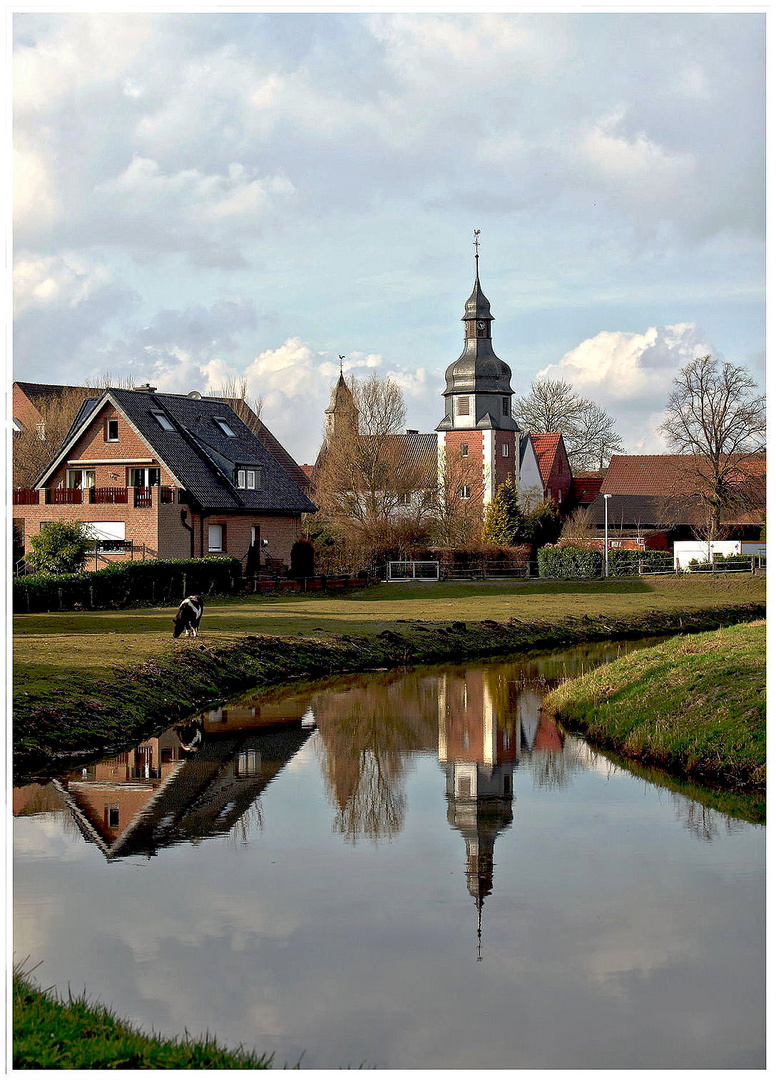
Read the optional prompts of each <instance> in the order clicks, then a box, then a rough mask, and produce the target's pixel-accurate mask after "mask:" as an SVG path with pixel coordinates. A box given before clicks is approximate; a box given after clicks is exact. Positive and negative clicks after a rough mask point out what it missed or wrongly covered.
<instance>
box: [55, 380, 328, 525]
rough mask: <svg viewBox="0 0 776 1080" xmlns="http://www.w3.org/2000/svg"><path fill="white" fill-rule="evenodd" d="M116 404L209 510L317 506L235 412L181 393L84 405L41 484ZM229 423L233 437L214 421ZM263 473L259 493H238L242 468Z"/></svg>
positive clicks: (125, 393)
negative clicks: (92, 421) (164, 422)
mask: <svg viewBox="0 0 776 1080" xmlns="http://www.w3.org/2000/svg"><path fill="white" fill-rule="evenodd" d="M106 401H111V402H112V403H113V404H114V405H115V406H116V408H118V409H119V411H120V412H122V413H123V414H124V416H125V417H126V419H127V420H128V421H129V422H130V423H131V424H132V426H133V427H134V428H135V430H136V431H137V432H138V433H139V434H140V435H141V436H142V437H143V438H144V439H145V441H146V442H147V443H148V444H149V446H151V447H152V449H153V450H154V453H155V454H156V456H157V457H158V458H159V460H160V461H161V462H163V463H164V465H165V466H166V467H167V469H168V470H169V471H170V472H171V473H172V474H173V476H174V477H175V478H176V480H177V481H178V483H179V484H180V486H181V487H183V488H185V489H186V490H187V491H188V492H189V493H190V495H192V496H193V498H194V500H195V501H196V502H197V503H199V504H200V506H202V507H203V508H204V509H206V510H260V511H265V512H275V513H278V512H279V513H284V512H286V513H310V512H312V511H314V510H315V506H314V504H313V503H312V502H310V500H309V499H308V498H307V496H306V495H305V494H304V492H303V491H302V489H301V487H300V486H299V485H298V484H296V483H295V482H294V481H293V480H292V479H291V477H290V475H289V473H288V472H287V471H286V469H284V468H283V466H282V465H281V464H280V463H279V462H278V461H277V459H276V458H275V457H274V455H273V454H272V453H271V452H270V450H268V449H267V447H266V446H265V445H263V443H262V440H261V439H260V438H259V437H257V436H256V435H254V434H253V433H252V432H251V431H250V430H249V428H248V427H247V426H246V425H245V424H244V423H243V422H242V420H240V418H239V417H238V416H237V414H236V413H235V412H234V410H233V409H232V408H231V407H230V406H229V405H227V404H226V403H225V402H224V401H223V400H219V399H217V398H205V397H202V398H190V397H187V396H185V395H182V394H157V393H149V392H147V391H139V390H120V389H109V390H106V391H105V393H104V394H103V395H102V396H101V397H100V398H99V399H90V400H89V402H88V403H87V402H84V405H83V406H82V408H81V410H80V413H79V419H80V423H79V424H78V427H76V425H73V427H72V428H71V430H70V433H69V435H68V438H67V439H66V440H65V443H64V444H63V448H62V450H61V451H60V454H59V455H58V457H57V458H55V460H54V462H52V463H51V465H49V466H48V467H47V469H46V471H45V472H44V473H43V474H42V476H41V477H40V479H39V480H38V482H37V485H36V486H40V485H42V484H43V483H44V482H45V479H46V477H47V475H49V474H50V473H51V472H53V471H54V468H55V467H57V465H58V464H59V458H60V457H62V455H63V454H64V453H65V452H66V450H67V447H68V446H69V444H70V443H71V442H72V441H73V440H74V439H76V438H77V436H78V434H79V431H80V430H81V429H82V428H83V426H84V424H85V423H87V422H88V417H89V416H90V415H91V414H92V411H93V410H95V409H99V408H101V407H102V405H103V404H104V403H105V402H106ZM154 412H161V413H164V414H165V416H166V417H167V418H168V419H169V421H170V422H171V423H172V425H173V429H174V430H172V431H165V430H164V429H163V428H162V427H161V425H160V424H159V421H158V420H157V419H156V418H155V417H154V415H153V413H154ZM216 417H222V418H224V419H225V420H226V422H227V424H228V425H229V427H230V429H231V430H232V431H233V432H234V436H235V437H234V438H231V437H229V436H228V435H226V434H225V433H224V432H223V431H222V430H221V428H220V427H219V426H218V424H217V423H216V422H215V420H216ZM238 465H239V466H247V467H255V468H257V469H258V470H259V473H260V475H259V478H258V480H257V488H256V490H255V491H249V490H245V489H238V488H237V487H236V486H235V485H234V482H233V476H234V470H235V468H236V467H237V466H238Z"/></svg>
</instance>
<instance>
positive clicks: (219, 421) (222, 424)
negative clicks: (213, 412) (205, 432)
mask: <svg viewBox="0 0 776 1080" xmlns="http://www.w3.org/2000/svg"><path fill="white" fill-rule="evenodd" d="M213 422H214V423H215V424H216V425H217V426H218V427H219V428H220V429H221V431H222V432H223V433H224V435H226V436H227V438H229V439H236V438H237V436H236V435H235V433H234V432H233V431H232V429H231V428H230V427H229V424H228V423H227V420H226V417H225V416H214V417H213Z"/></svg>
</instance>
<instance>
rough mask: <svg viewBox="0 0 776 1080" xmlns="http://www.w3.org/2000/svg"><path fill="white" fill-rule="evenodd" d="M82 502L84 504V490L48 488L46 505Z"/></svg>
mask: <svg viewBox="0 0 776 1080" xmlns="http://www.w3.org/2000/svg"><path fill="white" fill-rule="evenodd" d="M87 490H88V489H87ZM81 502H83V490H82V488H46V503H47V505H49V506H61V505H62V504H64V503H67V504H71V503H81Z"/></svg>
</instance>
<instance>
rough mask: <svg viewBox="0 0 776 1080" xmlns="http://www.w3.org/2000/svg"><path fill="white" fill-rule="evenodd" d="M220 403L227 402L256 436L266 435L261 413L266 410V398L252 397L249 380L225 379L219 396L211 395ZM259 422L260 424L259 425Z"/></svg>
mask: <svg viewBox="0 0 776 1080" xmlns="http://www.w3.org/2000/svg"><path fill="white" fill-rule="evenodd" d="M211 396H212V397H215V398H218V399H219V400H220V401H226V402H228V403H229V405H230V406H231V407H232V409H233V410H234V412H235V413H236V414H237V415H238V416H239V417H240V419H241V420H242V422H243V423H244V424H245V426H246V427H247V428H248V430H249V431H252V432H253V434H254V435H262V434H263V433H264V424H263V423H262V421H261V413H262V409H263V408H264V398H263V397H261V396H259V395H251V394H249V392H248V380H247V379H246V378H245V377H244V376H242V377H240V378H237V377H236V376H234V375H231V376H229V378H227V379H224V381H223V383H222V384H221V388H220V390H219V391H218V393H217V394H213V395H211ZM257 421H258V423H257Z"/></svg>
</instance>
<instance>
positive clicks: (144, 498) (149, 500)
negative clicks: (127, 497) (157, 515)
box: [135, 487, 154, 508]
mask: <svg viewBox="0 0 776 1080" xmlns="http://www.w3.org/2000/svg"><path fill="white" fill-rule="evenodd" d="M153 504H154V497H153V488H150V487H136V488H135V507H136V508H141V507H145V506H153Z"/></svg>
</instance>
